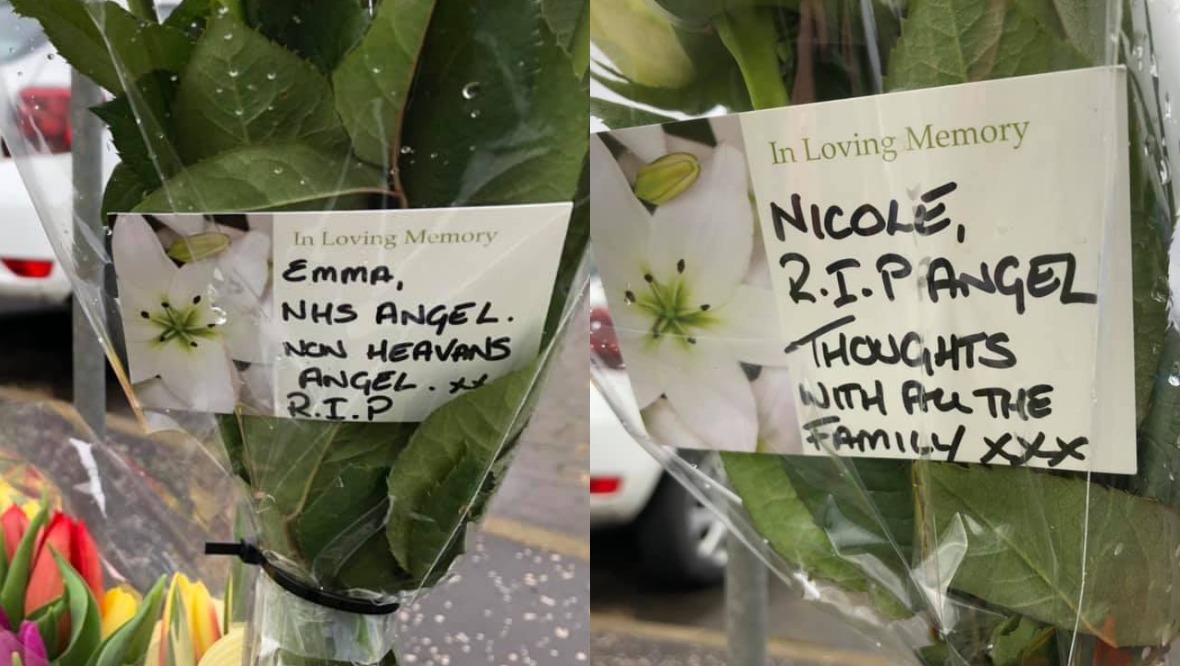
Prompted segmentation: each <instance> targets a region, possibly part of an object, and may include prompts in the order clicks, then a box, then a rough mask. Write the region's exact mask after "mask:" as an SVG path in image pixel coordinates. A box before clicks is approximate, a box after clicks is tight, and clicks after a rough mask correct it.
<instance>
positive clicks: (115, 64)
mask: <svg viewBox="0 0 1180 666" xmlns="http://www.w3.org/2000/svg"><path fill="white" fill-rule="evenodd" d="M12 6H13V9H15V10H16V12H17V13H18V14H20V15H22V16H27V17H29V18H32V19H36V20H37V21H39V22H40V23H41V26H42V27H43V28H44V29H45V34H47V35H48V36H49V39H50V41H52V42H53V45H54V47H56V48H57V50H58V52H59V53H61V55H62V57H63V58H65V59H66V60H67V61H68V62H69V63H70V65H72V66H73V67H74V68H75V69H77V70H78V71H79V72H81V73H82V74H84V75H86V76H88V77H90V78H91V79H92V80H94V82H95V83H97V84H98V85H100V86H102V87H103V88H106V89H107V90H109V91H111V92H112V93H120V92H122V91H123V79H122V78H120V73H122V75H123V76H124V77H126V80H128V81H136V80H139V79H140V78H141V77H142V76H143V75H145V74H147V73H148V72H153V71H157V70H163V71H168V72H179V71H180V70H181V69H182V68H183V67H184V64H185V63H186V62H187V61H188V57H189V52H190V51H191V49H192V43H191V42H190V41H189V39H188V37H187V36H186V35H185V34H184V33H183V32H181V31H179V30H176V29H173V28H171V27H168V26H166V25H159V24H155V23H149V22H146V21H140V20H139V19H137V18H135V17H134V16H132V15H131V14H130V13H128V12H127V10H125V9H123V8H122V7H120V6H119V5H117V4H115V3H114V2H105V3H103V4H93V5H92V4H89V3H85V2H79V1H78V0H14V1H13V3H12Z"/></svg>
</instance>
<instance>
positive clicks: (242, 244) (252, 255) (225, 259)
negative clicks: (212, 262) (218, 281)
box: [217, 231, 271, 301]
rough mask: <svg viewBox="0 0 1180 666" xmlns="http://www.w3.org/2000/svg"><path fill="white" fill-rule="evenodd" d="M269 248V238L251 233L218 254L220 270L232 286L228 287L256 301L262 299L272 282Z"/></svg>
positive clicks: (261, 234) (219, 291) (254, 232)
mask: <svg viewBox="0 0 1180 666" xmlns="http://www.w3.org/2000/svg"><path fill="white" fill-rule="evenodd" d="M270 245H271V243H270V236H267V235H266V234H263V233H259V232H257V231H251V232H249V233H247V234H246V235H245V236H242V237H241V238H240V239H238V240H237V241H234V243H233V244H232V245H230V246H229V249H228V250H226V251H225V252H223V253H221V254H220V255H218V257H217V265H218V268H220V269H221V271H222V272H223V273H224V278H225V280H226V281H227V282H229V283H230V284H229V285H226V287H227V288H229V289H232V290H233V291H235V292H238V291H243V292H246V293H247V294H250V295H251V296H253V297H254V300H255V301H258V300H261V298H262V293H263V292H264V291H266V284H267V282H269V280H270ZM220 293H221V290H220V288H219V290H218V294H219V295H220Z"/></svg>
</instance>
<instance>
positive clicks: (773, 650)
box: [590, 613, 889, 666]
mask: <svg viewBox="0 0 1180 666" xmlns="http://www.w3.org/2000/svg"><path fill="white" fill-rule="evenodd" d="M590 629H591V631H609V632H612V633H616V634H623V635H624V636H631V637H634V638H639V639H643V640H650V641H657V642H662V643H675V644H677V645H693V646H698V647H705V648H712V649H715V650H724V649H726V647H727V644H726V637H725V634H724V633H722V632H720V631H714V630H711V629H702V628H700V627H685V626H681V625H676V624H663V623H660V622H646V621H643V620H637V619H635V618H633V617H627V616H626V615H620V614H617V613H591V614H590ZM766 652H767V655H768V656H771V657H775V658H776V659H787V660H790V661H791V662H792V663H794V662H798V663H800V664H809V665H811V664H823V665H824V666H889V661H888V660H886V659H884V658H882V657H878V656H876V655H872V654H868V653H864V652H853V651H850V650H841V649H838V648H830V647H826V646H824V645H818V644H815V643H807V642H804V641H795V640H787V639H783V638H771V639H770V640H769V641H768V642H767V646H766Z"/></svg>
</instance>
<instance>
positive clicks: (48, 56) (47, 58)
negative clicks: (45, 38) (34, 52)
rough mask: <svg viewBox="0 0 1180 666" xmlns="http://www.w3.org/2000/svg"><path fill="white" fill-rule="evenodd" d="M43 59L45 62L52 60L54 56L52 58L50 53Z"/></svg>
mask: <svg viewBox="0 0 1180 666" xmlns="http://www.w3.org/2000/svg"><path fill="white" fill-rule="evenodd" d="M45 59H46V60H53V59H54V56H53V54H52V53H50V54H49V55H47V56H45Z"/></svg>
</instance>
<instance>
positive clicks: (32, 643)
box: [0, 620, 49, 666]
mask: <svg viewBox="0 0 1180 666" xmlns="http://www.w3.org/2000/svg"><path fill="white" fill-rule="evenodd" d="M3 625H4V626H3V628H2V629H0V666H49V654H48V652H47V651H46V649H45V641H43V640H41V632H39V631H38V630H37V625H35V624H33V623H32V622H25V623H23V624H21V626H20V631H19V632H14V631H12V629H10V628H8V626H7V625H8V621H7V620H5V621H4V622H3Z"/></svg>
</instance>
